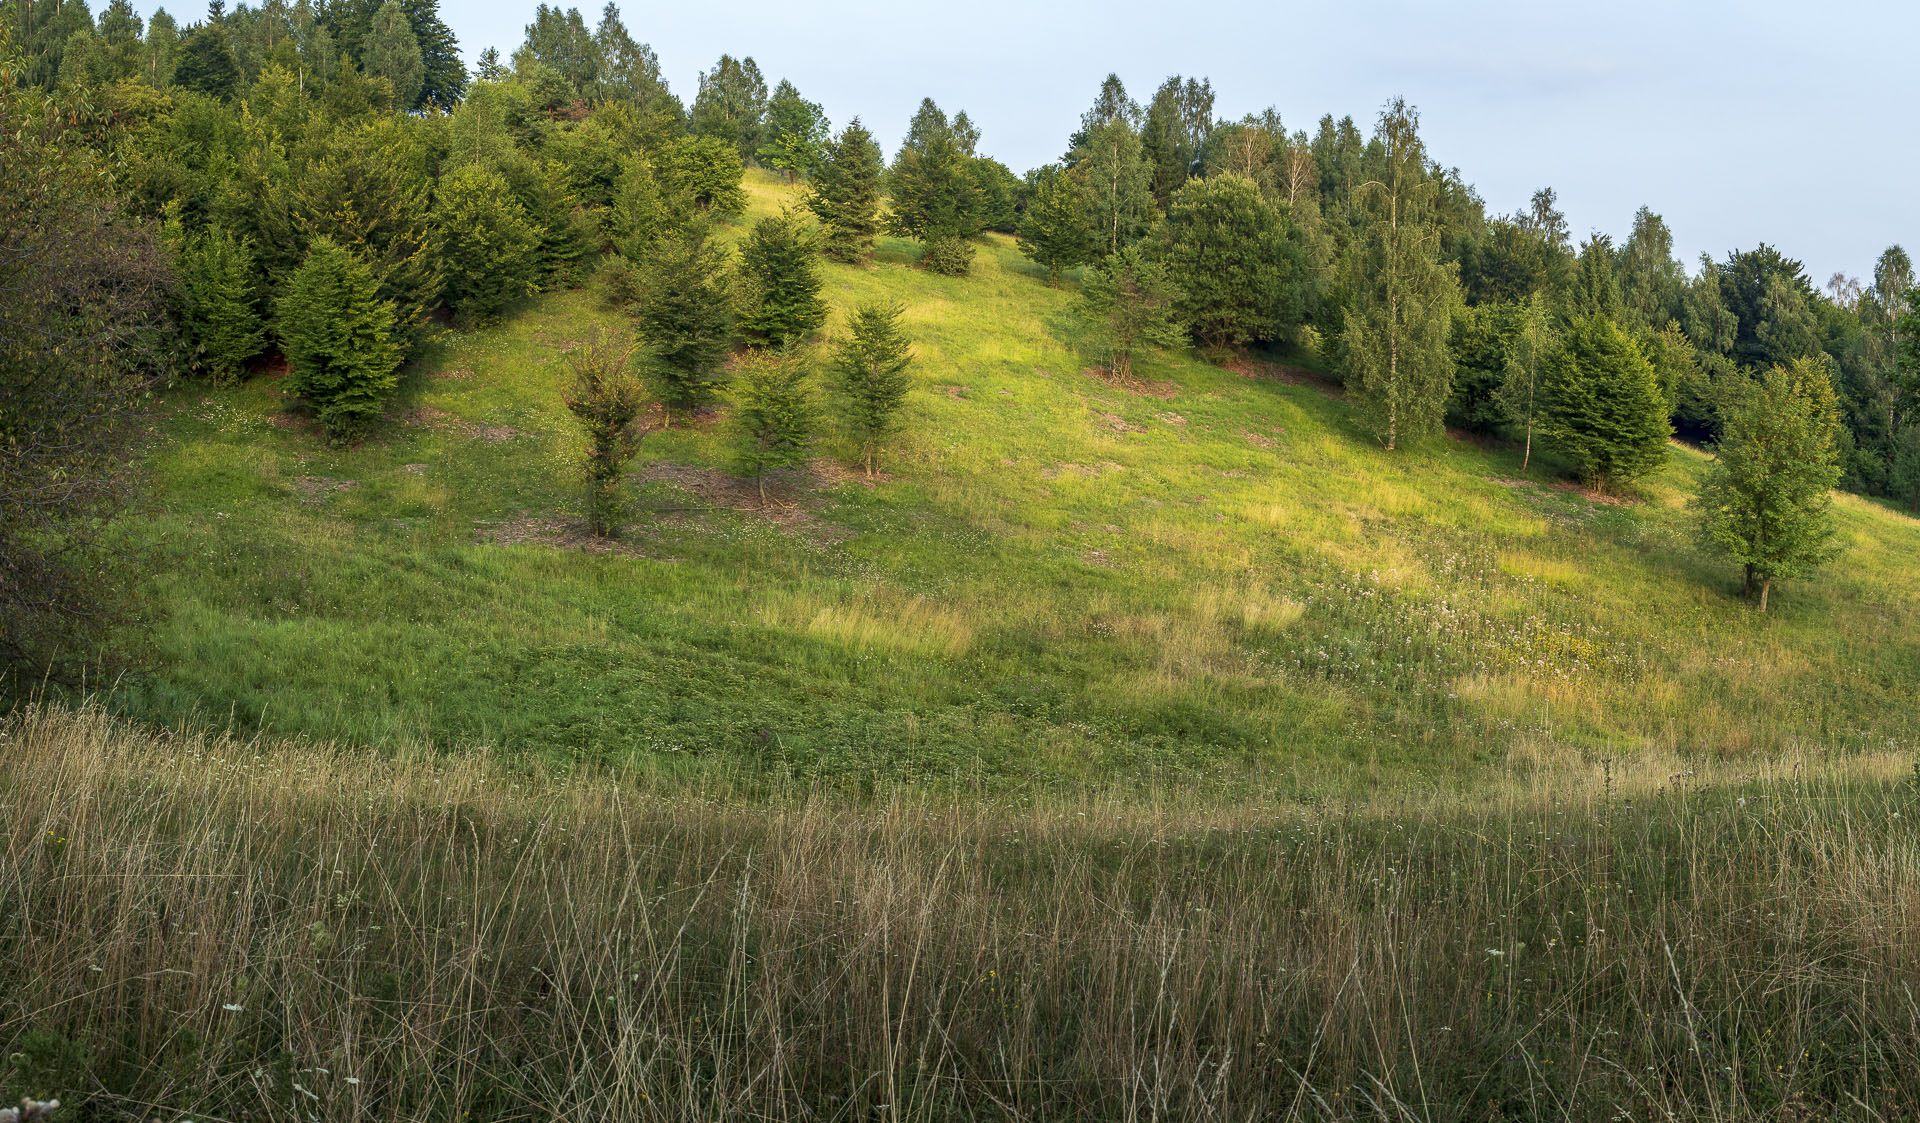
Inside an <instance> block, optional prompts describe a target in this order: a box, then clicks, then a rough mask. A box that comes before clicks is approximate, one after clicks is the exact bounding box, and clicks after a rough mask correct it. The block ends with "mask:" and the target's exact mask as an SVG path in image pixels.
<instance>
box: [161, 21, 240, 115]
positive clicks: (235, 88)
mask: <svg viewBox="0 0 1920 1123" xmlns="http://www.w3.org/2000/svg"><path fill="white" fill-rule="evenodd" d="M173 80H174V82H175V83H177V84H178V85H181V86H184V87H186V88H187V89H189V90H192V91H194V92H195V93H200V94H205V95H207V96H208V97H212V98H218V99H220V100H221V101H231V100H233V96H234V95H235V94H236V93H238V92H239V86H240V67H239V65H238V64H237V63H236V62H235V61H234V58H233V40H232V38H231V37H230V36H229V35H228V34H227V28H226V25H225V24H223V23H219V22H208V23H203V24H201V25H200V26H198V27H196V28H194V29H193V30H192V31H190V32H188V34H187V37H186V39H185V40H184V41H183V42H182V43H181V44H180V49H179V51H178V53H177V54H176V55H175V58H174V65H173Z"/></svg>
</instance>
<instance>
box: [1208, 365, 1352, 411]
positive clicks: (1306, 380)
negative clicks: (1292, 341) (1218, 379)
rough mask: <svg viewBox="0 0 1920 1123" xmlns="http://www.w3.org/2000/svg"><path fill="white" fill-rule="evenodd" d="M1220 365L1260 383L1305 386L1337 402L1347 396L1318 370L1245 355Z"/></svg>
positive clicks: (1334, 382)
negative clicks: (1270, 361)
mask: <svg viewBox="0 0 1920 1123" xmlns="http://www.w3.org/2000/svg"><path fill="white" fill-rule="evenodd" d="M1220 365H1221V366H1222V367H1224V368H1225V369H1227V370H1229V371H1232V372H1233V373H1234V374H1237V375H1239V376H1240V377H1242V378H1250V379H1253V380H1255V381H1259V382H1284V383H1286V384H1287V385H1289V386H1305V387H1307V388H1308V389H1311V390H1315V391H1317V392H1319V394H1320V395H1321V396H1322V397H1325V398H1330V399H1332V400H1334V401H1336V402H1337V401H1340V400H1341V399H1343V398H1345V397H1346V396H1347V395H1346V391H1345V390H1344V389H1342V388H1341V386H1340V384H1339V383H1338V382H1336V381H1334V380H1333V379H1331V378H1329V377H1327V376H1326V375H1324V374H1321V373H1320V372H1319V371H1317V370H1308V369H1307V368H1306V367H1295V366H1288V365H1287V364H1285V363H1269V362H1267V361H1265V360H1263V359H1254V358H1249V357H1247V356H1245V355H1234V356H1232V357H1231V358H1229V359H1227V361H1226V362H1224V363H1222V364H1220Z"/></svg>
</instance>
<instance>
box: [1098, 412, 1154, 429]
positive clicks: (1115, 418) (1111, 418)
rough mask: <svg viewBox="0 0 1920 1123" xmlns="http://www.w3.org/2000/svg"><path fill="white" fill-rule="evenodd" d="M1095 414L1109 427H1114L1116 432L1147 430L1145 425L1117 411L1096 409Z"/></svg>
mask: <svg viewBox="0 0 1920 1123" xmlns="http://www.w3.org/2000/svg"><path fill="white" fill-rule="evenodd" d="M1093 415H1094V416H1095V417H1097V418H1099V419H1100V421H1101V423H1102V424H1104V425H1105V426H1106V427H1107V428H1109V429H1112V430H1113V431H1114V432H1116V433H1144V432H1146V431H1147V427H1146V426H1145V425H1135V424H1134V423H1133V422H1131V421H1128V420H1127V419H1126V418H1124V417H1122V416H1120V415H1119V414H1117V413H1108V412H1107V411H1105V410H1100V409H1096V410H1094V411H1093Z"/></svg>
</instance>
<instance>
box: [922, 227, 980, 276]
mask: <svg viewBox="0 0 1920 1123" xmlns="http://www.w3.org/2000/svg"><path fill="white" fill-rule="evenodd" d="M920 260H921V261H922V262H924V263H925V264H926V267H927V268H928V269H929V270H931V271H933V272H935V273H938V274H940V275H941V276H943V277H964V276H966V275H967V273H968V272H969V271H971V270H972V269H973V243H972V242H969V241H968V240H967V239H965V238H960V237H956V236H954V235H951V234H936V235H933V236H931V237H929V238H928V239H927V250H926V253H925V254H923V255H922V256H921V258H920Z"/></svg>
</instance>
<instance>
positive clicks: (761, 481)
mask: <svg viewBox="0 0 1920 1123" xmlns="http://www.w3.org/2000/svg"><path fill="white" fill-rule="evenodd" d="M753 482H754V486H756V487H758V488H759V489H760V506H762V507H765V506H766V505H767V474H766V473H765V472H761V473H760V474H759V475H757V476H755V477H754V478H753Z"/></svg>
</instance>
